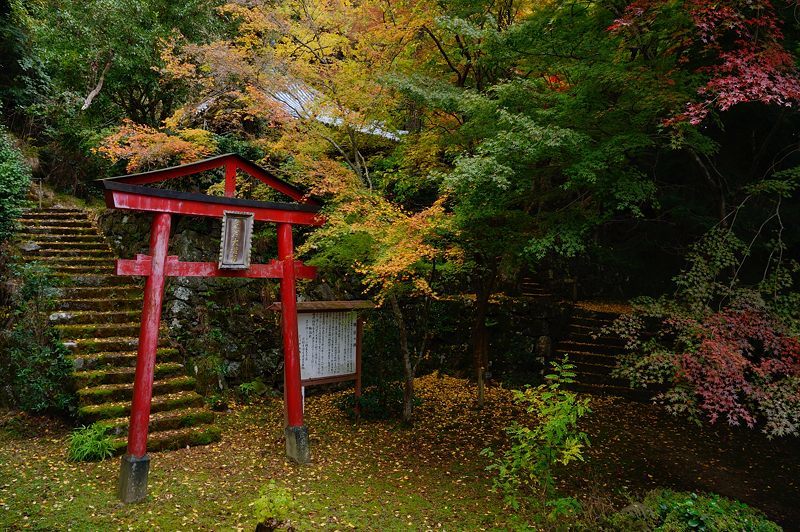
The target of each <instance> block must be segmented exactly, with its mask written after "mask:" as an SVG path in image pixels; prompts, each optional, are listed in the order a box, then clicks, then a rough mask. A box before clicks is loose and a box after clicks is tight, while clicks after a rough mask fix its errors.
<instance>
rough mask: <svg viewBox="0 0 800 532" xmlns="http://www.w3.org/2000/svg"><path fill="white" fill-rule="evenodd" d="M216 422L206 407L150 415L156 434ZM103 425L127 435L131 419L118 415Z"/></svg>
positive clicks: (118, 433)
mask: <svg viewBox="0 0 800 532" xmlns="http://www.w3.org/2000/svg"><path fill="white" fill-rule="evenodd" d="M213 422H214V413H213V412H211V411H210V410H207V409H205V408H181V409H179V410H169V411H166V412H156V413H155V414H153V415H151V416H150V424H149V425H148V431H149V432H150V434H153V435H155V433H156V432H160V431H166V430H176V429H184V428H188V427H196V426H198V425H208V424H209V423H213ZM102 423H103V425H107V426H109V427H111V428H112V431H113V434H115V435H117V436H127V434H128V426H129V423H130V419H129V418H128V417H118V418H115V419H109V420H108V421H103V422H102Z"/></svg>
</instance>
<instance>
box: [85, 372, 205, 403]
mask: <svg viewBox="0 0 800 532" xmlns="http://www.w3.org/2000/svg"><path fill="white" fill-rule="evenodd" d="M194 386H195V379H194V377H190V376H188V375H181V376H179V377H171V378H167V379H163V380H157V381H155V382H154V383H153V395H160V394H170V393H174V392H182V391H189V390H193V389H194ZM131 397H133V383H121V384H103V385H100V386H93V387H91V388H81V389H79V390H78V402H79V403H80V404H81V405H83V406H85V405H98V404H103V403H110V402H113V401H123V400H129V399H131Z"/></svg>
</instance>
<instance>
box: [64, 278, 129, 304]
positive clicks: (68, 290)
mask: <svg viewBox="0 0 800 532" xmlns="http://www.w3.org/2000/svg"><path fill="white" fill-rule="evenodd" d="M120 278H122V279H125V277H122V276H120ZM127 281H128V284H125V285H116V286H67V287H64V288H61V289H60V292H61V297H62V298H64V299H131V298H134V297H138V298H139V301H140V302H141V298H142V287H141V286H138V285H134V284H131V281H132V279H128V280H127Z"/></svg>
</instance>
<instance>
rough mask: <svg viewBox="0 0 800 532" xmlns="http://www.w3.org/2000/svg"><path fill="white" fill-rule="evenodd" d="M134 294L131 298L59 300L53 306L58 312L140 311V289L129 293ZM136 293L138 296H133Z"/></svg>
mask: <svg viewBox="0 0 800 532" xmlns="http://www.w3.org/2000/svg"><path fill="white" fill-rule="evenodd" d="M131 293H132V294H134V295H133V296H132V297H108V298H105V299H79V298H76V299H60V300H58V301H56V303H55V306H56V308H57V309H58V310H63V311H68V312H69V311H86V310H98V311H108V310H120V311H123V310H125V311H127V310H136V309H138V310H139V312H141V310H142V296H141V289H138V290H134V291H132V292H131ZM137 293H138V296H136V295H135V294H137Z"/></svg>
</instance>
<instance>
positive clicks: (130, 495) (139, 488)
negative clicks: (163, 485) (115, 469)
mask: <svg viewBox="0 0 800 532" xmlns="http://www.w3.org/2000/svg"><path fill="white" fill-rule="evenodd" d="M149 471H150V455H147V454H146V455H144V456H142V457H141V458H136V457H135V456H132V455H129V454H126V455H125V456H123V457H122V460H121V461H120V468H119V484H118V485H117V489H118V495H119V499H120V500H121V501H122V502H124V503H134V502H140V501H143V500H144V499H146V498H147V473H148V472H149Z"/></svg>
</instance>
